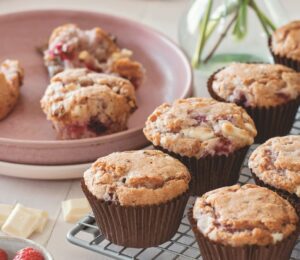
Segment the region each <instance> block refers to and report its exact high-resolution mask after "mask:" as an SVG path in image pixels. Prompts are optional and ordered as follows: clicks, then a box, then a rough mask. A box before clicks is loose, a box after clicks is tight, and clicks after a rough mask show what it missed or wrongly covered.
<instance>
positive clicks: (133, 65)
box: [44, 24, 144, 88]
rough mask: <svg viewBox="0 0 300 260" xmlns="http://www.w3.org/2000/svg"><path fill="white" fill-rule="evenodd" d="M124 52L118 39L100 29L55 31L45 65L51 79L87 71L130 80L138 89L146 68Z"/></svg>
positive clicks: (69, 26) (69, 27)
mask: <svg viewBox="0 0 300 260" xmlns="http://www.w3.org/2000/svg"><path fill="white" fill-rule="evenodd" d="M132 55H133V53H132V51H130V50H128V49H121V48H120V47H119V46H118V45H117V40H116V37H114V36H112V35H110V34H109V33H107V32H105V31H104V30H103V29H101V28H99V27H96V28H93V29H90V30H82V29H80V28H79V27H78V26H77V25H75V24H65V25H62V26H59V27H57V28H55V29H54V30H53V32H52V34H51V36H50V39H49V44H48V48H47V50H46V51H45V52H44V63H45V65H46V67H47V68H48V72H49V75H50V77H52V76H54V75H56V74H57V73H59V72H61V71H63V70H65V69H71V68H87V69H90V70H93V71H96V72H102V73H109V74H113V75H116V76H120V77H123V78H126V79H128V80H130V81H131V83H132V84H133V85H134V86H135V87H136V88H137V87H139V86H140V85H141V84H142V82H143V78H144V68H143V66H142V65H141V64H140V63H139V62H137V61H135V60H134V59H133V58H132Z"/></svg>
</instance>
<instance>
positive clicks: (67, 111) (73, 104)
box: [41, 69, 136, 120]
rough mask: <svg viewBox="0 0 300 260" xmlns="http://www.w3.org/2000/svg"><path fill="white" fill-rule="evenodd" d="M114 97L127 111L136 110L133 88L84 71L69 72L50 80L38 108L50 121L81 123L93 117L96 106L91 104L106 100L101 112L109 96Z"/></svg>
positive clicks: (110, 98)
mask: <svg viewBox="0 0 300 260" xmlns="http://www.w3.org/2000/svg"><path fill="white" fill-rule="evenodd" d="M101 93H106V94H107V95H105V96H103V95H101ZM116 95H117V96H120V97H122V98H123V99H124V100H125V101H126V103H128V107H129V108H130V109H129V110H132V111H134V110H135V109H136V98H135V91H134V87H133V86H132V84H131V83H130V82H129V81H128V80H125V79H123V78H120V77H115V76H111V75H106V74H101V73H96V72H92V71H89V70H87V69H70V70H65V71H63V72H61V73H59V74H57V75H56V76H54V77H53V78H52V79H51V83H50V85H49V86H48V88H47V90H46V92H45V95H44V96H43V98H42V100H41V104H42V108H43V110H44V111H45V113H47V115H48V116H49V117H50V118H52V117H55V118H64V119H65V120H68V118H69V119H71V118H73V117H80V119H84V118H85V117H90V116H91V115H96V114H97V112H98V102H96V103H95V102H93V101H95V100H97V99H101V100H103V99H105V98H106V97H107V104H106V106H105V107H104V108H103V109H104V110H105V109H106V108H107V107H108V106H109V103H110V100H112V97H111V96H116ZM103 109H102V110H103Z"/></svg>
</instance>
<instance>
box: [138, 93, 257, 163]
mask: <svg viewBox="0 0 300 260" xmlns="http://www.w3.org/2000/svg"><path fill="white" fill-rule="evenodd" d="M144 134H145V136H146V138H147V139H148V140H149V141H151V142H152V144H153V145H154V146H160V147H162V148H164V149H166V150H168V151H169V152H174V153H177V154H180V155H181V156H188V157H196V158H201V157H205V156H208V155H212V156H214V155H228V154H230V153H232V152H234V151H235V150H238V149H240V148H243V147H245V146H248V145H251V144H252V143H253V141H254V137H255V136H256V128H255V126H254V123H253V121H252V119H251V118H250V116H249V115H248V114H247V113H246V111H245V110H244V109H243V108H241V107H239V106H237V105H236V104H231V103H223V102H218V101H215V100H213V99H211V98H188V99H179V100H177V101H175V102H174V103H173V104H167V103H165V104H162V105H160V106H159V107H158V108H156V109H155V111H154V112H153V113H152V114H151V115H150V116H149V117H148V119H147V121H146V125H145V127H144Z"/></svg>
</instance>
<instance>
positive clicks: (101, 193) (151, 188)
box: [84, 150, 190, 206]
mask: <svg viewBox="0 0 300 260" xmlns="http://www.w3.org/2000/svg"><path fill="white" fill-rule="evenodd" d="M189 181H190V174H189V172H188V170H187V168H186V167H185V166H184V165H183V164H182V163H181V162H179V161H178V160H176V159H174V158H172V157H171V156H169V155H167V154H165V153H163V152H161V151H156V150H140V151H129V152H117V153H112V154H110V155H108V156H105V157H102V158H99V159H98V160H97V161H96V162H94V163H93V165H92V166H91V168H89V169H88V170H87V171H86V172H85V173H84V182H85V185H86V186H87V188H88V190H89V191H90V192H91V193H92V194H93V195H94V196H95V197H97V198H98V199H101V200H105V201H113V202H117V203H120V205H122V206H135V205H154V204H160V203H164V202H167V201H169V200H171V199H173V198H176V197H177V196H179V195H181V194H183V193H184V192H186V191H187V190H188V187H189Z"/></svg>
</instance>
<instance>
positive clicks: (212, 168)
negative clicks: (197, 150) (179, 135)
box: [155, 146, 249, 196]
mask: <svg viewBox="0 0 300 260" xmlns="http://www.w3.org/2000/svg"><path fill="white" fill-rule="evenodd" d="M155 148H156V149H158V150H161V151H163V152H165V153H167V154H169V155H171V156H172V157H174V158H176V159H178V160H179V161H181V162H182V163H183V164H184V165H185V166H186V167H188V169H189V171H190V173H191V177H192V179H191V181H190V194H191V195H193V196H201V195H202V194H204V193H205V192H207V191H210V190H213V189H217V188H220V187H223V186H230V185H233V184H236V183H237V182H238V179H239V176H240V169H241V167H242V164H243V162H244V159H245V157H246V154H247V151H248V149H249V146H246V147H244V148H241V149H239V150H237V151H235V152H233V153H231V154H229V155H228V156H225V155H221V156H206V157H204V158H200V159H197V158H195V157H192V158H190V157H187V156H180V155H179V154H176V153H173V152H169V151H168V150H166V149H164V148H162V147H160V146H155Z"/></svg>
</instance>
